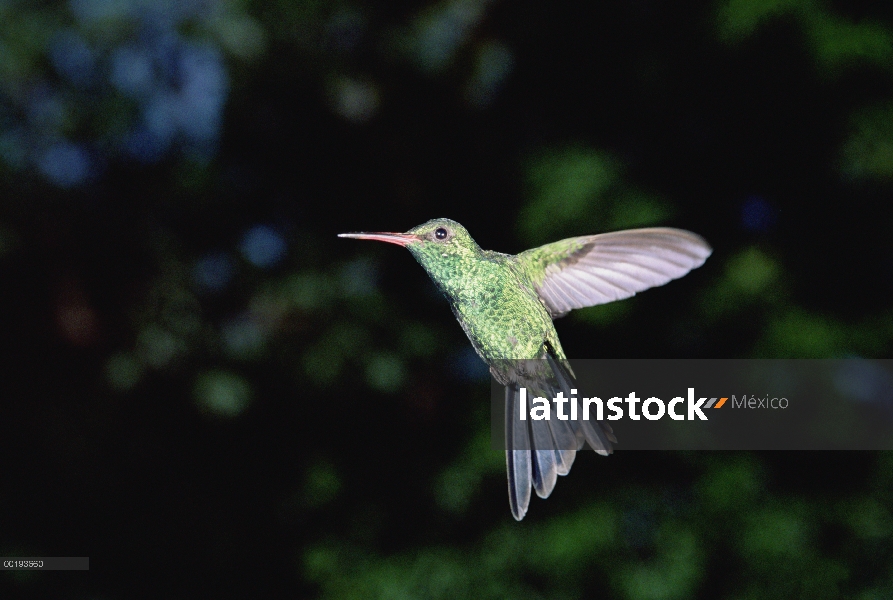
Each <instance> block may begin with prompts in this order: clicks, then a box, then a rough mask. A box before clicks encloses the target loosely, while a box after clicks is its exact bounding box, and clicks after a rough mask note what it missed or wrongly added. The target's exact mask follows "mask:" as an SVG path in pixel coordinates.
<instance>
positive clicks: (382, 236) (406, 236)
mask: <svg viewBox="0 0 893 600" xmlns="http://www.w3.org/2000/svg"><path fill="white" fill-rule="evenodd" d="M338 237H342V238H355V239H358V240H376V241H379V242H387V243H389V244H397V245H398V246H408V245H409V244H411V243H413V242H418V241H419V236H417V235H412V234H411V233H339V234H338Z"/></svg>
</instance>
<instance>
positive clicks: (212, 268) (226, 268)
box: [192, 252, 233, 292]
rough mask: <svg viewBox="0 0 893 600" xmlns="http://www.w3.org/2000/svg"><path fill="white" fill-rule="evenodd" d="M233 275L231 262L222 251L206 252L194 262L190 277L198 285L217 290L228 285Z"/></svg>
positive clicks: (213, 290)
mask: <svg viewBox="0 0 893 600" xmlns="http://www.w3.org/2000/svg"><path fill="white" fill-rule="evenodd" d="M232 277H233V262H232V260H231V259H230V257H229V255H228V254H226V253H224V252H216V253H213V254H206V255H205V256H203V257H201V258H200V259H199V260H198V261H197V262H196V263H195V268H194V269H193V271H192V278H193V280H195V283H196V284H198V285H199V286H200V287H202V288H204V289H206V290H208V291H212V292H218V291H220V290H222V289H223V288H225V287H226V286H227V285H229V282H230V281H231V280H232Z"/></svg>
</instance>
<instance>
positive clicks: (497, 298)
mask: <svg viewBox="0 0 893 600" xmlns="http://www.w3.org/2000/svg"><path fill="white" fill-rule="evenodd" d="M339 237H346V238H357V239H362V240H378V241H381V242H388V243H391V244H397V245H399V246H404V247H405V248H407V249H408V250H409V251H410V252H411V253H412V255H413V256H414V257H415V259H416V260H417V261H418V262H419V263H420V264H421V265H422V266H423V267H424V268H425V270H426V271H427V272H428V275H429V276H430V277H431V279H433V280H434V283H435V284H437V286H438V287H439V288H440V290H441V291H442V292H443V293H444V295H446V297H447V298H448V299H449V301H450V305H451V306H452V309H453V313H454V314H455V315H456V318H457V319H458V320H459V324H460V325H462V329H464V330H465V333H466V334H467V335H468V338H469V339H470V340H471V344H472V346H474V349H475V350H476V351H477V353H478V355H479V356H480V357H481V358H482V359H483V360H484V362H486V363H487V365H489V367H490V373H491V374H492V375H493V377H494V378H495V379H496V380H497V381H498V382H499V383H501V384H502V385H504V386H506V443H507V446H506V468H507V471H508V487H509V505H510V506H511V510H512V515H513V516H514V517H515V519H517V520H518V521H520V520H521V519H523V518H524V515H525V514H527V508H528V505H529V504H530V497H531V488H532V489H533V490H535V491H536V493H537V495H538V496H539V497H541V498H547V497H548V496H549V494H550V493H551V492H552V489H553V488H554V487H555V482H556V477H557V475H566V474H567V473H568V472H569V470H570V467H571V465H572V464H573V461H574V458H575V456H576V452H577V450H580V449H582V447H583V446H584V444H585V443H589V445H590V446H591V447H592V448H593V450H595V451H596V452H598V453H599V454H602V455H605V456H606V455H608V454H610V453H611V452H612V451H613V446H612V443H617V439H616V438H615V437H614V434H613V432H612V430H611V428H610V426H608V425H607V423H604V422H601V421H594V423H595V425H593V424H592V423H590V422H589V421H582V420H580V421H562V420H560V419H549V420H533V419H528V420H526V421H520V420H519V419H517V418H514V415H517V414H518V411H519V406H520V402H521V392H520V390H521V388H527V390H529V393H530V397H531V398H533V397H539V396H541V397H543V398H554V397H555V396H556V395H557V393H558V392H563V393H564V394H565V398H570V397H571V396H572V394H571V389H572V388H573V387H574V385H575V384H574V381H575V379H574V373H573V371H572V370H571V368H570V365H569V364H568V362H567V358H566V357H565V355H564V350H563V349H562V347H561V342H559V341H558V333H557V332H556V331H555V326H554V324H553V323H552V320H553V319H556V318H558V317H561V316H564V315H565V314H567V313H568V312H569V311H571V310H573V309H575V308H583V307H586V306H595V305H597V304H604V303H607V302H613V301H614V300H621V299H623V298H629V297H630V296H632V295H634V294H635V293H636V292H640V291H642V290H646V289H648V288H651V287H655V286H659V285H663V284H665V283H667V282H668V281H671V280H673V279H677V278H679V277H682V276H683V275H685V274H686V273H688V272H689V271H691V270H692V269H695V268H697V267H699V266H701V265H702V264H703V263H704V261H705V260H706V259H707V257H708V256H710V254H711V252H712V250H711V248H710V246H709V245H708V244H707V242H706V241H705V240H704V239H703V238H702V237H700V236H699V235H696V234H694V233H691V232H689V231H684V230H681V229H670V228H666V227H654V228H647V229H631V230H627V231H616V232H612V233H602V234H597V235H587V236H582V237H575V238H569V239H566V240H561V241H559V242H553V243H551V244H546V245H545V246H540V247H539V248H533V249H532V250H527V251H525V252H522V253H520V254H518V255H511V254H501V253H499V252H493V251H491V250H482V249H481V248H480V246H478V245H477V243H476V242H475V241H474V239H472V237H471V236H470V235H469V234H468V231H466V230H465V228H464V227H462V225H460V224H459V223H457V222H455V221H452V220H450V219H433V220H431V221H428V222H427V223H424V224H422V225H419V226H418V227H414V228H413V229H410V230H409V231H407V232H406V233H342V234H340V236H339ZM574 391H576V390H574Z"/></svg>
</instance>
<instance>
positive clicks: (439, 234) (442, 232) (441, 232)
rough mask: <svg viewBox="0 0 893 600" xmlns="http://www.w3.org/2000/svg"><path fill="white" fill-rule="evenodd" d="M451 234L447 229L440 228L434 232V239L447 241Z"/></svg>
mask: <svg viewBox="0 0 893 600" xmlns="http://www.w3.org/2000/svg"><path fill="white" fill-rule="evenodd" d="M449 234H450V232H449V231H447V230H446V228H445V227H438V228H437V229H435V230H434V237H435V238H437V239H438V240H441V241H443V240H445V239H447V236H448V235H449Z"/></svg>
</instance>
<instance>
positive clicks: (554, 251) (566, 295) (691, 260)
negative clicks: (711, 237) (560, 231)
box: [517, 227, 713, 318]
mask: <svg viewBox="0 0 893 600" xmlns="http://www.w3.org/2000/svg"><path fill="white" fill-rule="evenodd" d="M712 252H713V250H712V249H711V248H710V245H709V244H708V243H707V242H706V241H705V240H704V238H702V237H701V236H699V235H697V234H694V233H692V232H690V231H684V230H682V229H671V228H668V227H652V228H647V229H630V230H627V231H615V232H612V233H601V234H598V235H588V236H583V237H577V238H570V239H566V240H561V241H560V242H553V243H551V244H546V245H545V246H540V247H539V248H533V249H531V250H527V251H526V252H522V253H521V254H519V255H518V256H517V261H518V264H519V266H520V267H521V269H522V270H524V271H525V272H526V273H527V275H528V276H529V277H530V279H531V280H532V281H533V283H534V285H535V286H536V291H537V293H538V294H539V297H540V299H541V300H542V301H543V303H544V304H545V305H546V308H547V309H548V310H549V313H550V314H551V315H552V317H553V318H557V317H561V316H564V315H565V314H567V313H568V312H569V311H571V310H573V309H575V308H583V307H586V306H595V305H597V304H605V303H607V302H613V301H614V300H622V299H624V298H629V297H630V296H633V295H634V294H636V292H641V291H643V290H647V289H648V288H652V287H655V286H659V285H663V284H665V283H667V282H668V281H671V280H673V279H678V278H679V277H682V276H683V275H685V274H686V273H688V272H689V271H691V270H692V269H695V268H697V267H700V266H701V265H702V264H704V261H705V260H707V257H708V256H710V254H711V253H712Z"/></svg>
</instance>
